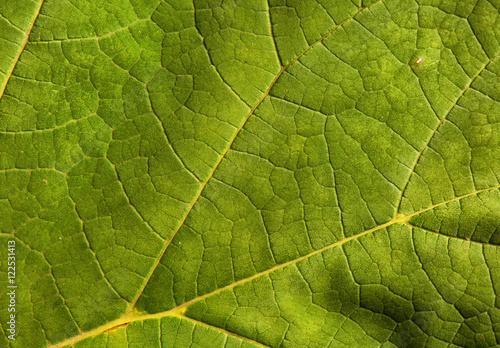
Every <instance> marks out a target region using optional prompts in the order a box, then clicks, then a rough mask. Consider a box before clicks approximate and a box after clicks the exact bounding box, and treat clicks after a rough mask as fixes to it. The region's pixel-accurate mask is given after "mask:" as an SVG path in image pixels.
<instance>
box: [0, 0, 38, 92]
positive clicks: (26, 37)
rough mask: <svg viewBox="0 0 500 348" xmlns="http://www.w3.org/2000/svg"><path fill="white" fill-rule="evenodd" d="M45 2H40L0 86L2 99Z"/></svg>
mask: <svg viewBox="0 0 500 348" xmlns="http://www.w3.org/2000/svg"><path fill="white" fill-rule="evenodd" d="M43 2H44V0H40V3H39V4H38V7H37V9H36V12H35V14H34V16H33V20H32V21H31V24H30V27H29V28H28V30H27V31H26V33H25V37H24V40H23V42H22V43H21V46H19V51H18V52H17V55H16V58H14V61H13V62H12V65H11V67H10V69H9V71H7V75H6V76H5V81H4V83H3V85H2V86H1V87H0V99H2V96H3V93H4V91H5V88H6V87H7V83H8V82H9V80H10V77H11V76H12V72H13V71H14V68H15V67H16V65H17V62H18V61H19V57H21V53H23V51H24V47H25V46H26V44H27V43H28V41H29V37H30V33H31V30H32V29H33V25H34V24H35V21H36V19H37V18H38V15H39V14H40V9H41V8H42V5H43Z"/></svg>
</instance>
